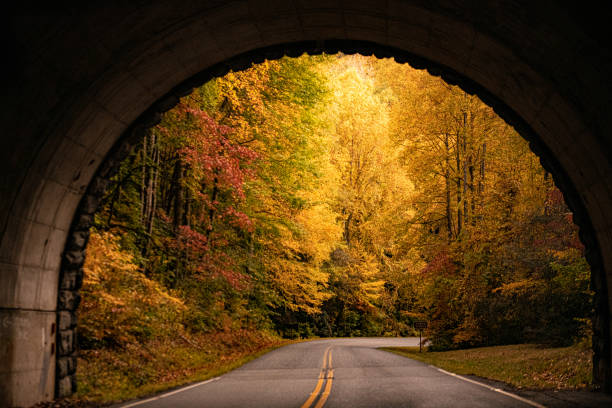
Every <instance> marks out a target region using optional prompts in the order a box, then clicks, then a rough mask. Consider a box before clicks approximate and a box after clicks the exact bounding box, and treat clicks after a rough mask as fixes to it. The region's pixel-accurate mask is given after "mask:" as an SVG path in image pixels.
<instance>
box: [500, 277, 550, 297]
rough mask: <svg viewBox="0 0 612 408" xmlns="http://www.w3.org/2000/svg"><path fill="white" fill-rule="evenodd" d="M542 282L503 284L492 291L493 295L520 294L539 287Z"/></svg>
mask: <svg viewBox="0 0 612 408" xmlns="http://www.w3.org/2000/svg"><path fill="white" fill-rule="evenodd" d="M541 284H542V281H540V280H536V279H523V280H519V281H515V282H511V283H506V284H503V285H502V286H500V287H498V288H495V289H493V290H492V292H493V293H501V294H504V295H508V294H511V293H517V294H522V293H526V292H527V291H529V290H531V289H533V288H535V287H536V286H538V285H541Z"/></svg>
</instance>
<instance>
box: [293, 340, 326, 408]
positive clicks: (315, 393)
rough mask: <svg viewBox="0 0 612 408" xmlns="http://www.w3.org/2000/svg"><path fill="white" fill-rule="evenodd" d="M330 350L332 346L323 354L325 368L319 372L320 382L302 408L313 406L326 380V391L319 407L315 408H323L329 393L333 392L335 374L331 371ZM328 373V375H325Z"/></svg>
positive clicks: (318, 403) (319, 402) (318, 404)
mask: <svg viewBox="0 0 612 408" xmlns="http://www.w3.org/2000/svg"><path fill="white" fill-rule="evenodd" d="M330 348H331V346H330V347H328V348H327V349H325V353H324V354H323V367H322V368H321V371H320V372H319V380H318V381H317V385H316V386H315V389H314V390H313V391H312V393H311V394H310V396H309V397H308V399H307V400H306V402H304V404H302V406H301V408H309V407H310V405H312V403H313V402H314V400H315V399H316V398H317V397H318V396H319V392H320V391H321V387H323V383H324V382H325V380H326V379H327V384H325V390H324V391H323V394H322V395H321V398H320V399H319V401H318V402H317V405H315V407H314V408H321V407H322V406H323V404H325V401H327V397H328V396H329V393H330V391H331V382H332V375H333V372H334V371H333V370H332V369H331V362H332V358H331V351H330ZM326 372H327V375H325V373H326Z"/></svg>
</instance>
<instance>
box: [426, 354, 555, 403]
mask: <svg viewBox="0 0 612 408" xmlns="http://www.w3.org/2000/svg"><path fill="white" fill-rule="evenodd" d="M430 367H431V368H435V369H436V370H438V371H440V372H441V373H444V374H447V375H450V376H453V377H456V378H459V379H460V380H463V381H467V382H470V383H472V384H476V385H480V386H481V387H484V388H488V389H489V390H491V391H495V392H499V393H500V394H504V395H507V396H508V397H511V398H514V399H516V400H519V401H522V402H524V403H525V404H529V405H531V406H532V407H536V408H546V407H545V406H544V405H542V404H538V403H537V402H534V401H531V400H528V399H527V398H523V397H519V396H518V395H516V394H512V393H511V392H507V391H504V390H500V389H499V388H495V387H491V386H490V385H487V384H483V383H481V382H478V381H474V380H471V379H469V378H465V377H463V376H461V375H458V374H455V373H451V372H449V371H446V370H443V369H441V368H438V367H436V366H432V365H430Z"/></svg>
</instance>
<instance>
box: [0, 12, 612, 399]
mask: <svg viewBox="0 0 612 408" xmlns="http://www.w3.org/2000/svg"><path fill="white" fill-rule="evenodd" d="M607 13H608V15H606V13H605V12H602V10H599V9H597V8H596V7H588V4H586V3H580V4H574V3H569V2H567V3H565V2H554V1H552V0H544V1H538V2H531V1H526V0H493V1H488V2H476V1H466V2H456V1H452V0H430V1H424V0H416V1H409V0H378V1H374V0H353V1H342V0H329V1H324V0H292V1H278V0H250V1H201V2H186V1H180V2H164V1H158V0H154V1H150V2H137V3H136V2H135V3H131V2H124V3H122V4H116V3H111V4H107V5H101V4H93V3H92V4H87V3H81V4H80V5H78V6H71V7H68V6H65V7H60V6H59V5H58V6H57V7H56V8H55V9H51V8H50V7H47V8H44V9H38V10H36V9H25V8H19V7H18V6H14V8H13V9H12V10H8V14H7V15H8V17H7V21H6V23H5V25H4V26H3V28H2V31H3V35H2V37H1V38H2V42H3V45H4V47H3V48H4V58H3V59H4V64H3V65H4V68H5V72H4V75H3V82H4V83H3V92H2V109H1V110H0V115H1V116H0V117H1V118H2V121H1V123H2V125H3V128H2V135H1V136H0V406H7V407H12V406H30V405H32V404H34V403H36V402H39V401H45V400H51V399H53V398H55V397H61V396H68V395H70V394H72V393H73V392H74V390H75V387H76V379H75V370H76V353H77V350H76V346H75V344H76V331H77V327H78V322H77V320H76V314H75V312H76V309H77V307H78V303H79V288H80V284H81V281H82V268H81V267H82V264H83V260H84V258H85V256H86V254H85V251H84V248H85V246H86V244H87V237H88V229H89V226H90V224H91V220H92V216H93V213H94V212H95V210H96V208H97V204H98V202H99V199H100V197H101V196H102V194H103V192H104V190H105V188H106V185H107V184H108V180H109V178H110V177H111V176H112V174H113V172H114V171H115V170H116V169H117V165H118V163H119V162H120V160H121V159H122V157H124V156H125V154H126V153H127V152H128V151H129V149H130V148H131V146H132V145H133V144H134V143H135V140H136V139H137V138H138V137H139V136H140V135H141V132H143V131H146V129H148V128H149V127H150V126H152V125H154V124H156V123H157V122H158V121H159V120H160V115H161V114H162V113H163V112H165V111H167V110H168V109H170V108H172V107H173V106H174V105H175V104H176V103H177V102H178V99H179V98H180V97H181V96H184V95H187V94H189V93H190V92H191V90H192V89H193V88H194V87H197V86H199V85H201V84H203V83H205V82H206V81H208V80H210V79H211V78H214V77H217V76H221V75H224V74H225V73H227V72H228V71H229V70H241V69H245V68H248V67H249V66H250V65H251V64H253V63H257V62H261V61H263V60H264V59H277V58H280V57H282V56H285V55H287V56H299V55H301V54H303V53H308V54H320V53H336V52H343V53H347V54H352V53H360V54H363V55H375V56H377V57H380V58H387V57H393V58H395V60H396V61H397V62H401V63H409V64H410V65H412V66H413V67H415V68H419V69H427V70H428V71H429V72H430V73H431V74H432V75H436V76H440V77H442V78H443V79H444V80H445V81H447V82H448V83H451V84H456V85H459V86H460V87H461V88H462V89H463V90H465V91H466V92H468V93H471V94H476V95H478V96H479V97H480V98H481V99H482V100H483V101H485V102H486V103H487V104H489V105H490V106H492V107H493V108H494V109H495V111H496V112H497V113H498V114H499V115H500V116H501V117H502V118H504V119H505V120H506V121H507V122H508V123H509V124H510V125H512V126H513V127H514V128H515V129H516V130H517V131H518V132H519V133H520V134H521V135H522V136H523V137H524V138H525V139H527V140H528V141H529V143H530V147H531V149H532V150H533V151H534V152H535V153H536V154H537V155H538V156H539V157H540V160H541V162H542V165H543V166H544V168H545V169H546V170H548V171H549V172H550V173H551V174H552V175H553V177H554V179H555V182H556V183H557V185H558V186H559V188H560V189H561V190H562V191H563V193H564V196H565V199H566V201H567V203H568V205H569V206H570V208H571V209H572V211H573V212H574V220H575V222H576V224H577V225H578V226H579V227H580V237H581V240H582V242H583V243H584V245H585V247H586V257H587V260H588V261H589V264H590V266H591V270H592V287H593V289H594V291H595V317H594V319H593V350H594V361H593V363H594V365H593V372H594V381H595V383H596V384H597V385H598V386H599V387H601V388H602V389H603V390H605V391H608V392H609V391H610V390H611V388H612V374H611V372H612V359H611V353H612V345H611V342H610V338H611V331H610V330H611V324H610V309H611V308H612V299H611V298H610V297H609V295H608V293H609V292H610V291H611V290H612V287H611V286H610V285H611V284H612V213H611V212H610V210H611V209H612V166H611V164H610V160H609V157H611V154H612V121H610V117H612V103H611V102H612V96H611V95H612V89H611V88H612V81H610V75H612V58H611V53H610V45H609V38H611V36H610V34H611V33H610V31H611V30H610V29H609V28H607V25H608V22H609V17H610V16H609V12H607Z"/></svg>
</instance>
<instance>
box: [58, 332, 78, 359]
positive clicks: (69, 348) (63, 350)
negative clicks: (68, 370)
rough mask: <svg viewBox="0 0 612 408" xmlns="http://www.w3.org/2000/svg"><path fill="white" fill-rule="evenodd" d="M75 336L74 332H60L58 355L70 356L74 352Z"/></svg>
mask: <svg viewBox="0 0 612 408" xmlns="http://www.w3.org/2000/svg"><path fill="white" fill-rule="evenodd" d="M74 340H75V336H74V331H73V330H60V332H59V339H58V351H57V353H58V355H59V356H69V355H70V354H72V352H73V351H74V343H75V341H74Z"/></svg>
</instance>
